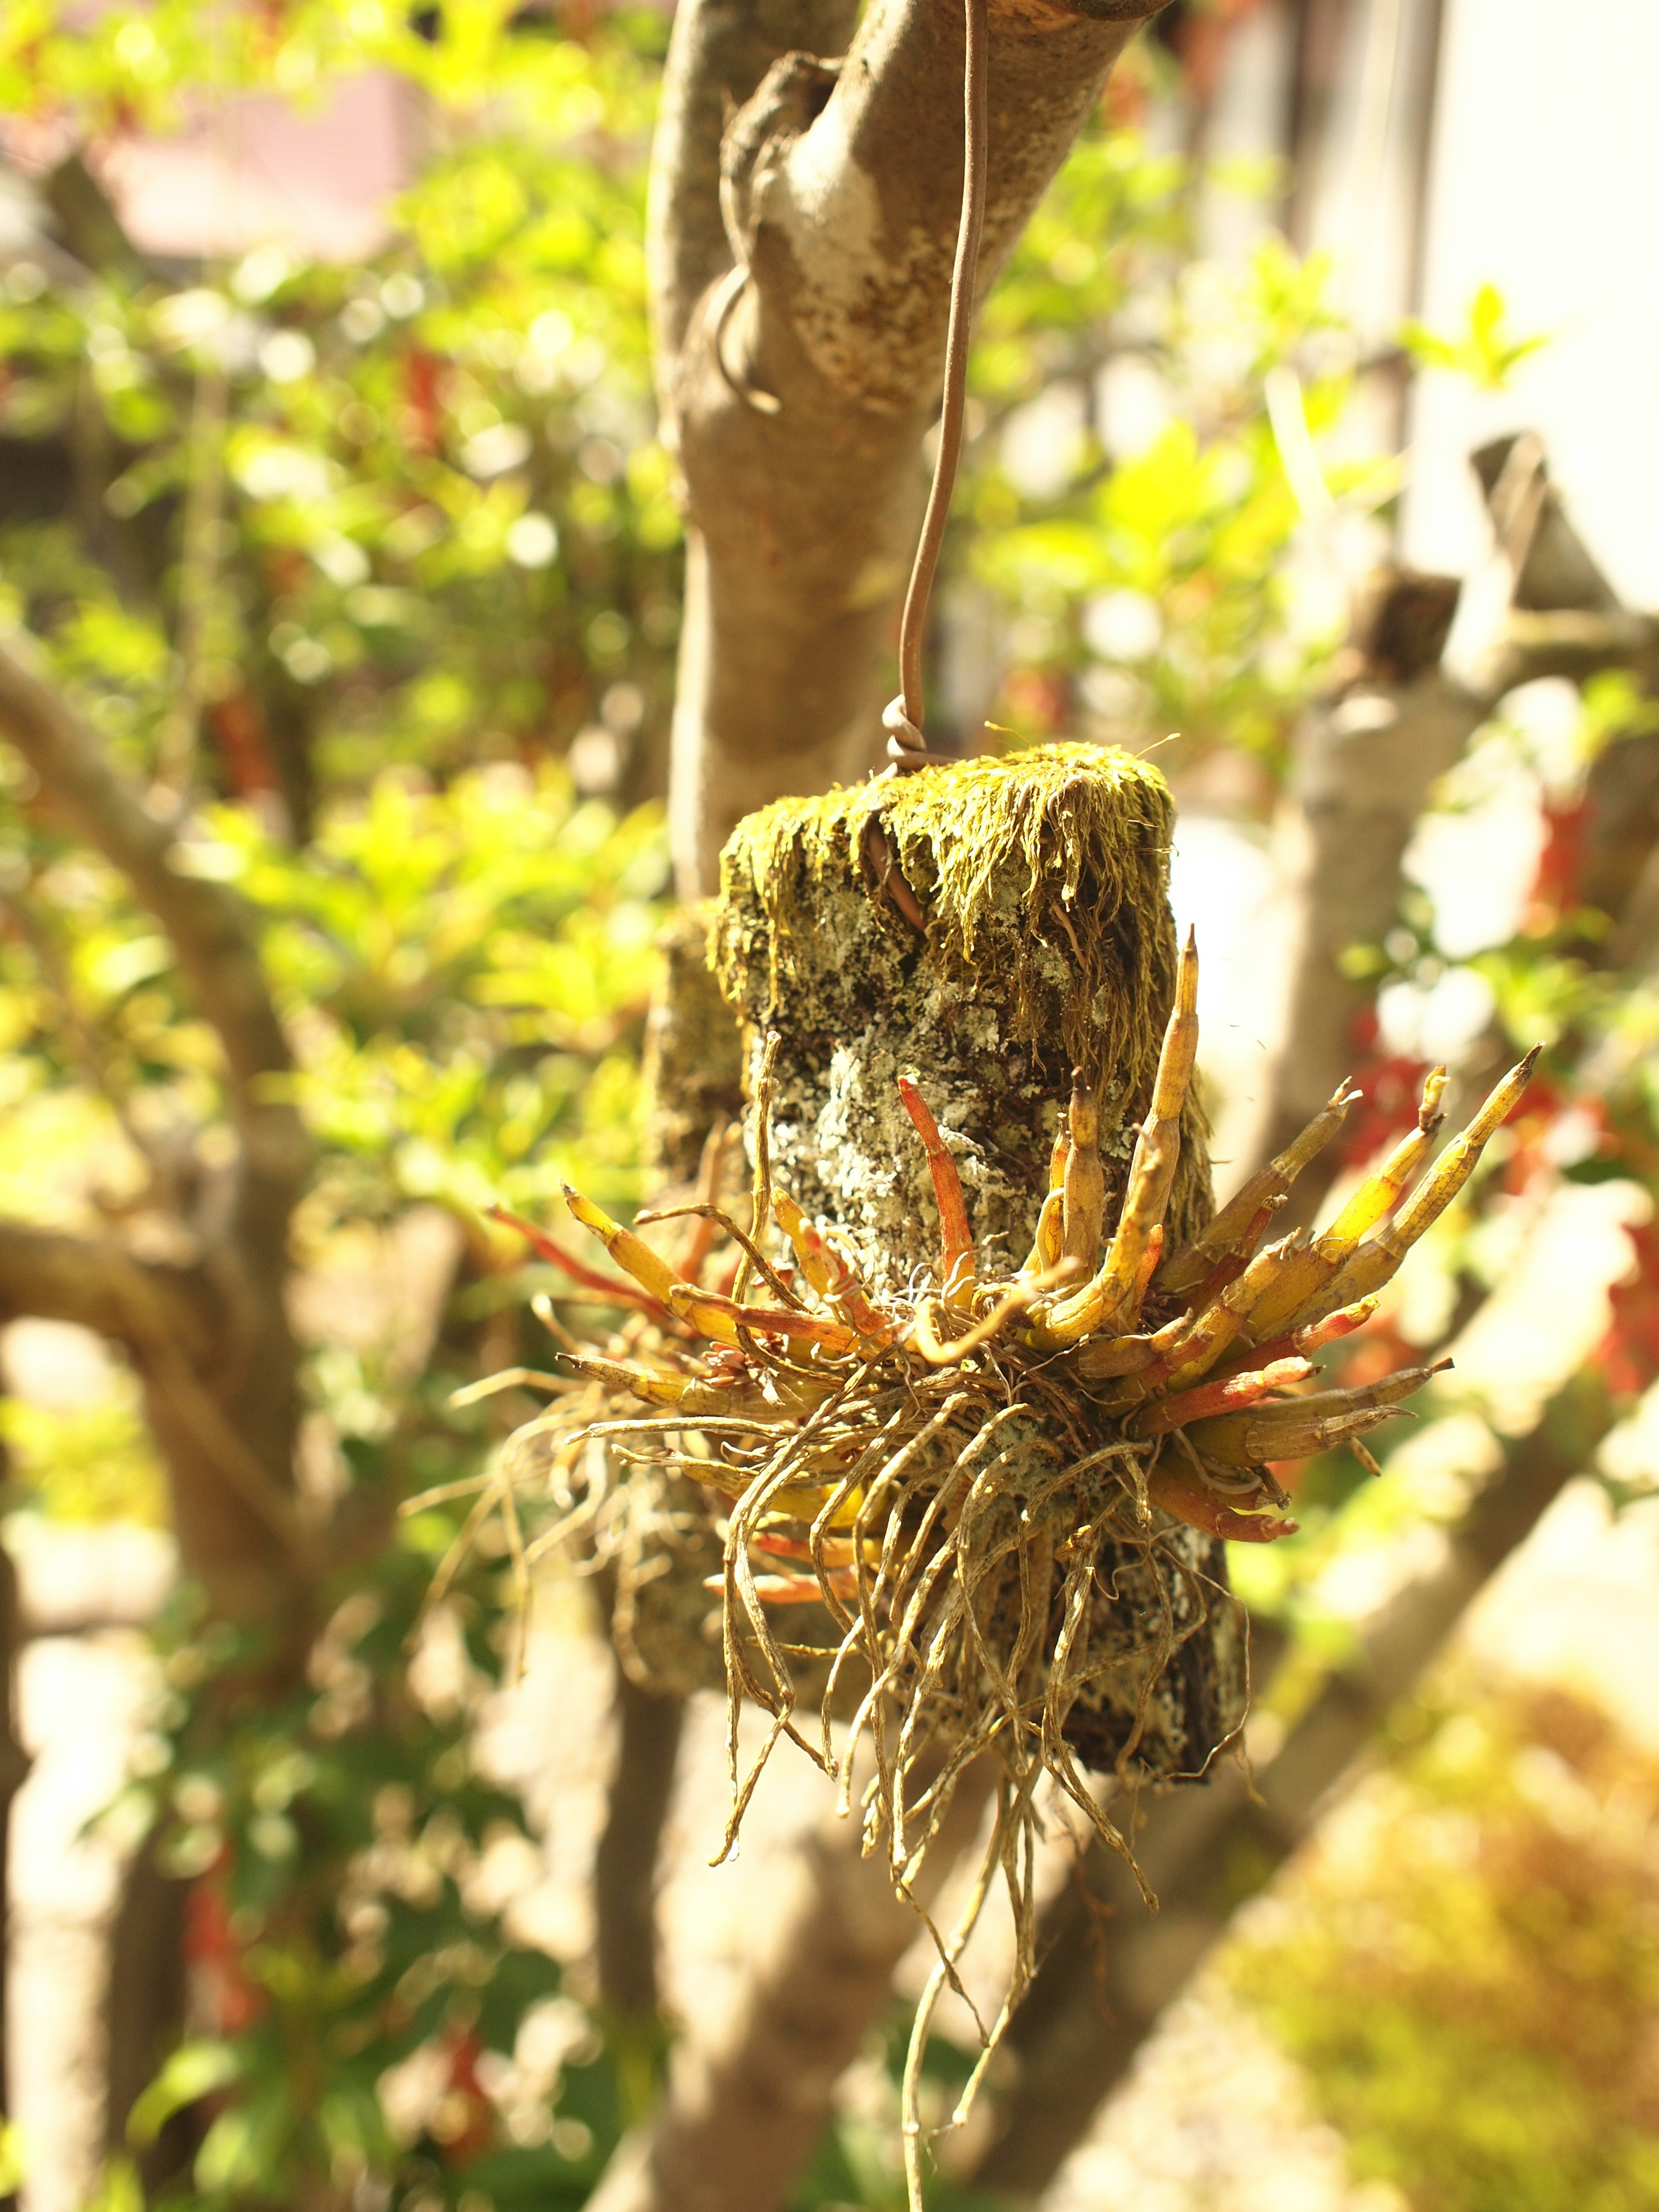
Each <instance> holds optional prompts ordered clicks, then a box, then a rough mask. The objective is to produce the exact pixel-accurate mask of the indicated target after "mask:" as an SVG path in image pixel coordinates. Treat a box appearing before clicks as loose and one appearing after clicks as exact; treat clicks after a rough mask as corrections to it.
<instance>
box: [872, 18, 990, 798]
mask: <svg viewBox="0 0 1659 2212" xmlns="http://www.w3.org/2000/svg"><path fill="white" fill-rule="evenodd" d="M966 15H967V33H968V37H967V56H966V59H965V61H964V64H963V73H962V115H963V157H962V218H961V221H960V222H959V223H958V224H957V258H956V265H955V267H954V268H953V269H952V270H951V320H950V325H949V328H948V330H947V331H946V335H945V399H944V404H943V406H942V408H941V410H940V412H939V453H938V457H937V459H935V461H934V463H933V488H932V489H931V490H930V491H929V493H928V495H927V513H926V514H925V515H924V516H923V518H922V525H921V542H920V543H919V544H918V545H917V547H916V557H915V565H914V567H913V568H911V571H910V586H909V589H908V591H907V592H905V595H904V613H903V616H902V618H901V620H900V623H899V684H900V690H899V696H898V697H897V698H896V699H895V700H893V701H892V702H891V703H890V705H889V706H888V708H886V710H885V712H884V714H883V715H882V718H881V720H882V726H883V728H884V730H885V731H886V732H887V757H888V759H889V761H890V763H892V765H893V766H894V767H895V768H896V769H915V768H921V767H922V766H923V765H924V764H925V763H926V762H927V757H928V754H927V738H926V737H925V736H924V734H923V732H922V721H923V716H924V714H925V712H926V707H925V702H924V700H923V697H922V688H921V647H922V639H923V636H924V634H925V632H926V630H927V603H928V600H929V599H931V598H932V596H933V577H934V574H935V572H936V571H937V569H938V568H939V548H940V546H941V545H942V544H944V542H945V523H946V522H947V521H948V520H949V519H950V513H951V492H952V491H953V490H954V489H955V486H956V480H957V462H958V461H959V459H961V457H962V428H963V416H964V414H965V413H966V411H967V403H968V343H969V325H970V323H971V321H972V319H973V310H974V278H975V274H976V272H977V270H978V268H979V236H980V231H981V228H982V227H983V224H984V221H985V142H986V137H987V123H986V117H987V99H986V80H985V48H986V45H987V0H966Z"/></svg>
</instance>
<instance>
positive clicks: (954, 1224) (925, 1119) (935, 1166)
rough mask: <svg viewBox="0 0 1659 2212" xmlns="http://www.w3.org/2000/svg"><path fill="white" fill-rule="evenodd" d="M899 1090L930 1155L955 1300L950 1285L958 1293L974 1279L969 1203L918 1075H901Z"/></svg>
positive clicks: (945, 1267)
mask: <svg viewBox="0 0 1659 2212" xmlns="http://www.w3.org/2000/svg"><path fill="white" fill-rule="evenodd" d="M898 1093H899V1097H900V1099H901V1100H902V1102H903V1106H904V1110H905V1112H906V1113H907V1114H908V1115H909V1117H910V1121H911V1124H912V1126H913V1127H914V1128H915V1132H916V1134H917V1135H918V1136H919V1137H920V1138H921V1143H922V1149H923V1151H924V1152H926V1153H927V1170H928V1173H929V1174H930V1175H931V1176H932V1177H933V1197H934V1200H935V1201H936V1202H937V1204H938V1206H939V1238H940V1244H941V1247H942V1249H941V1254H940V1261H941V1272H942V1273H943V1275H944V1278H945V1292H946V1297H947V1300H949V1301H951V1302H952V1303H954V1300H951V1285H952V1284H956V1285H957V1286H958V1288H957V1296H958V1297H959V1296H960V1295H961V1291H962V1287H963V1285H965V1286H966V1288H967V1289H968V1290H969V1291H971V1289H972V1286H973V1280H974V1240H973V1237H972V1235H971V1233H970V1231H969V1227H968V1206H967V1202H966V1200H964V1199H963V1194H962V1179H961V1177H960V1176H958V1175H957V1164H956V1162H955V1161H954V1160H953V1159H952V1158H951V1154H950V1152H949V1151H948V1149H947V1148H946V1146H945V1139H944V1138H943V1137H941V1136H940V1134H939V1124H938V1122H937V1121H934V1119H933V1113H932V1110H931V1109H930V1108H929V1106H928V1104H927V1100H926V1099H925V1098H924V1097H922V1095H921V1090H920V1089H919V1088H918V1086H917V1084H916V1080H915V1077H914V1076H912V1075H901V1076H900V1078H899V1079H898Z"/></svg>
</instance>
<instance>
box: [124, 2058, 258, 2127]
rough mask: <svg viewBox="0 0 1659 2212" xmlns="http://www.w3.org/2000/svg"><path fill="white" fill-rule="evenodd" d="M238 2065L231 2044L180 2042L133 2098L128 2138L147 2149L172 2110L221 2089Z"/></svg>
mask: <svg viewBox="0 0 1659 2212" xmlns="http://www.w3.org/2000/svg"><path fill="white" fill-rule="evenodd" d="M241 2069H242V2060H241V2057H240V2054H239V2052H238V2051H237V2050H236V2049H235V2047H234V2045H232V2044H229V2043H224V2042H220V2041H218V2040H216V2039H215V2040H205V2039H204V2040H203V2041H201V2042H199V2043H185V2044H181V2045H179V2049H178V2050H177V2051H174V2052H173V2056H172V2057H170V2058H169V2059H168V2060H167V2063H166V2064H165V2065H164V2066H163V2067H162V2069H161V2072H160V2073H159V2074H158V2075H156V2077H155V2080H154V2081H152V2082H151V2083H150V2084H149V2087H148V2088H146V2089H143V2090H142V2091H141V2092H140V2093H139V2095H138V2096H137V2099H136V2100H134V2103H133V2107H132V2110H131V2113H130V2114H129V2115H128V2118H127V2136H128V2139H129V2141H130V2142H133V2143H134V2144H136V2145H137V2147H138V2148H140V2149H141V2150H143V2149H147V2148H149V2145H150V2144H151V2143H153V2142H155V2139H156V2137H157V2136H159V2135H160V2134H161V2130H162V2129H163V2128H164V2127H165V2126H166V2124H167V2122H168V2121H169V2120H170V2119H171V2118H173V2114H174V2113H175V2112H182V2111H183V2110H184V2108H185V2106H186V2105H193V2104H195V2103H197V2100H199V2099H201V2098H203V2097H206V2096H210V2094H211V2093H212V2092H213V2091H214V2090H216V2089H222V2088H223V2087H225V2085H226V2084H227V2082H230V2081H234V2080H235V2079H236V2078H237V2075H239V2074H240V2072H241Z"/></svg>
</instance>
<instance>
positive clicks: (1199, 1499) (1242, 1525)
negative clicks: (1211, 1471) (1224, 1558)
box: [1146, 1467, 1297, 1544]
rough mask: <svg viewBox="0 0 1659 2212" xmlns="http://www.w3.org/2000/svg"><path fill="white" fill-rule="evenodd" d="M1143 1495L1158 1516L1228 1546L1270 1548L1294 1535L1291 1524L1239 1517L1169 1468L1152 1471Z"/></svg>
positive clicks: (1294, 1527)
mask: <svg viewBox="0 0 1659 2212" xmlns="http://www.w3.org/2000/svg"><path fill="white" fill-rule="evenodd" d="M1146 1494H1147V1496H1148V1497H1149V1498H1151V1500H1152V1504H1154V1505H1156V1506H1157V1507H1158V1509H1159V1510H1160V1511H1161V1512H1164V1513H1168V1514H1170V1515H1171V1516H1173V1517H1174V1518H1175V1519H1176V1520H1177V1521H1184V1522H1186V1523H1187V1526H1188V1528H1201V1529H1202V1530H1203V1531H1204V1533H1205V1534H1206V1536H1220V1537H1222V1538H1224V1539H1225V1541H1228V1542H1230V1543H1237V1544H1272V1543H1276V1542H1277V1541H1278V1540H1279V1537H1281V1536H1294V1535H1295V1534H1296V1531H1297V1524H1296V1522H1294V1521H1279V1520H1274V1519H1272V1518H1270V1517H1269V1516H1267V1515H1266V1514H1260V1513H1242V1512H1240V1511H1239V1510H1238V1509H1237V1507H1236V1506H1232V1505H1224V1504H1222V1502H1221V1500H1220V1499H1219V1498H1212V1497H1211V1496H1210V1495H1209V1494H1208V1493H1207V1492H1205V1491H1202V1490H1200V1488H1199V1487H1198V1486H1197V1484H1196V1483H1194V1482H1191V1481H1189V1480H1187V1479H1186V1478H1185V1477H1184V1476H1182V1475H1179V1474H1176V1473H1175V1471H1174V1470H1173V1469H1172V1468H1162V1467H1159V1468H1154V1469H1153V1471H1152V1475H1151V1477H1150V1478H1149V1480H1148V1481H1147V1485H1146Z"/></svg>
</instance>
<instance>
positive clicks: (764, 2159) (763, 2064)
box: [587, 1769, 990, 2212]
mask: <svg viewBox="0 0 1659 2212" xmlns="http://www.w3.org/2000/svg"><path fill="white" fill-rule="evenodd" d="M989 1786H990V1776H989V1775H988V1773H987V1774H980V1773H979V1772H977V1771H976V1770H974V1769H970V1770H969V1773H968V1774H967V1775H966V1776H964V1778H963V1781H962V1783H961V1784H960V1785H959V1786H958V1789H957V1795H956V1798H955V1801H954V1802H953V1803H952V1805H951V1810H950V1812H949V1813H948V1814H947V1815H946V1818H945V1825H944V1826H943V1827H942V1828H941V1830H940V1832H939V1836H938V1837H937V1838H935V1840H934V1842H933V1844H932V1845H931V1846H930V1848H929V1850H928V1854H927V1859H926V1861H925V1862H924V1864H923V1868H922V1870H921V1874H920V1875H918V1878H917V1881H916V1891H917V1895H918V1898H919V1899H920V1901H921V1903H922V1904H924V1905H926V1904H927V1903H928V1902H930V1901H931V1899H932V1897H933V1893H934V1892H935V1891H936V1890H937V1888H938V1886H939V1882H940V1881H942V1880H943V1878H944V1875H945V1872H946V1870H947V1869H949V1867H950V1866H951V1863H952V1861H953V1859H954V1858H955V1857H956V1856H957V1853H958V1852H959V1851H960V1850H962V1849H963V1847H964V1846H965V1845H966V1844H968V1843H969V1841H970V1840H971V1839H972V1837H973V1834H974V1832H975V1828H976V1827H977V1826H978V1822H979V1819H980V1816H981V1813H982V1812H983V1810H984V1806H985V1802H986V1796H987V1792H988V1790H989ZM757 1908H762V1909H763V1911H764V1917H762V1915H761V1910H759V1909H757V1924H756V1927H755V1942H754V1955H753V1958H752V1960H751V1965H750V1972H748V1973H747V1974H746V1975H745V1977H744V1984H743V1989H742V1991H741V1994H740V1996H739V1999H738V2002H737V2003H736V2005H735V2006H734V2008H733V2009H732V2013H731V2015H729V2016H728V2018H727V2019H726V2020H725V2021H722V2022H720V2024H719V2025H718V2026H717V2027H714V2029H713V2030H712V2031H710V2030H707V2029H705V2030H702V2032H700V2033H696V2034H695V2035H693V2036H691V2037H689V2038H688V2039H687V2040H686V2041H685V2042H684V2043H683V2044H682V2045H680V2047H679V2049H678V2051H676V2053H675V2057H674V2063H673V2067H672V2069H671V2075H670V2080H669V2087H668V2093H667V2096H666V2097H665V2100H664V2103H663V2106H662V2108H661V2111H660V2112H659V2114H658V2116H657V2118H656V2120H655V2122H654V2123H653V2124H652V2126H651V2127H650V2128H649V2129H647V2130H641V2132H640V2133H639V2134H638V2135H636V2136H632V2137H630V2138H629V2140H627V2141H626V2142H624V2143H623V2146H622V2148H621V2149H620V2150H619V2151H618V2152H617V2155H616V2157H615V2158H614V2159H613V2160H612V2161H611V2166H610V2168H609V2170H608V2171H607V2172H606V2174H605V2179H604V2180H603V2181H602V2182H601V2183H600V2185H599V2188H598V2190H597V2191H595V2192H594V2194H593V2196H592V2197H591V2198H590V2199H589V2200H588V2206H587V2212H779V2207H780V2206H781V2205H782V2203H784V2201H785V2198H786V2197H787V2194H788V2190H789V2186H790V2184H791V2183H792V2182H793V2179H794V2178H795V2175H796V2173H797V2172H799V2168H800V2166H802V2165H803V2164H804V2163H805V2159H806V2157H807V2154H809V2152H810V2151H811V2148H812V2146H813V2144H814V2143H815V2142H817V2138H818V2136H819V2135H820V2134H821V2133H822V2131H823V2128H824V2126H825V2124H827V2122H828V2120H829V2113H830V2109H831V2098H832V2094H833V2092H834V2090H835V2087H836V2082H837V2081H839V2080H840V2079H841V2076H842V2074H843V2073H844V2072H845V2071H846V2069H847V2068H848V2065H849V2064H850V2063H852V2061H853V2060H854V2058H855V2057H857V2055H858V2052H859V2049H860V2045H862V2043H863V2041H864V2039H865V2037H866V2035H867V2034H868V2033H869V2030H870V2027H871V2024H872V2021H876V2020H877V2019H878V2018H879V2016H880V2014H881V2010H882V2008H883V2006H884V2004H885V2002H886V2001H887V1996H888V1992H889V1990H890V1985H891V1982H892V1978H893V1970H894V1968H895V1967H896V1966H897V1965H898V1962H899V1960H901V1959H902V1957H903V1955H904V1954H905V1953H906V1951H908V1949H909V1948H910V1946H911V1944H912V1943H913V1942H915V1938H916V1935H917V1932H918V1930H919V1929H920V1927H921V1922H920V1921H919V1920H918V1918H917V1917H916V1915H915V1912H914V1911H911V1909H910V1908H909V1906H908V1905H902V1904H901V1903H900V1902H899V1901H898V1899H896V1897H895V1896H894V1894H893V1892H892V1888H891V1886H890V1881H889V1878H888V1874H887V1869H886V1867H885V1865H884V1863H883V1859H882V1855H881V1854H880V1853H879V1852H878V1853H876V1854H875V1855H874V1856H873V1857H870V1858H867V1859H866V1858H861V1857H860V1855H859V1823H858V1821H857V1820H856V1819H851V1820H825V1822H824V1823H823V1826H822V1827H820V1828H819V1829H818V1830H817V1831H816V1832H814V1834H813V1835H812V1836H811V1838H810V1839H809V1841H808V1842H807V1844H805V1846H804V1847H802V1848H801V1849H799V1850H797V1851H796V1852H795V1853H793V1855H792V1859H791V1863H789V1865H788V1867H787V1870H786V1872H785V1875H784V1878H783V1881H781V1883H780V1884H779V1886H778V1888H776V1889H775V1888H774V1887H773V1886H772V1885H771V1884H770V1883H769V1884H768V1886H767V1889H766V1891H765V1893H764V1894H763V1896H762V1897H760V1898H758V1899H757Z"/></svg>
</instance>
